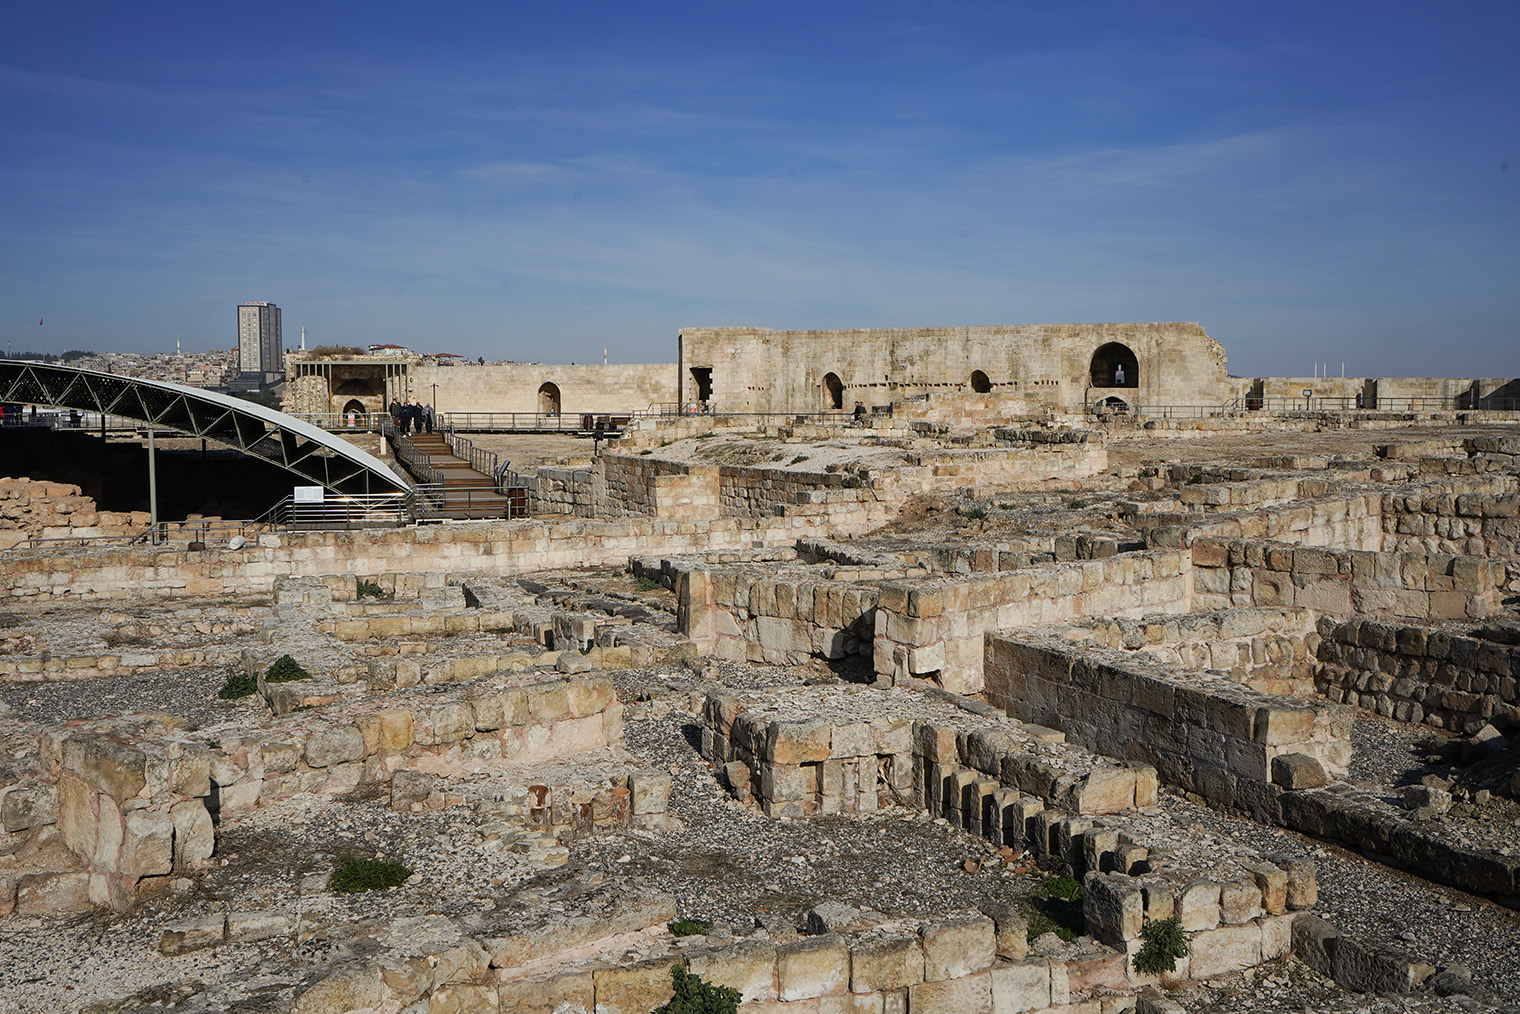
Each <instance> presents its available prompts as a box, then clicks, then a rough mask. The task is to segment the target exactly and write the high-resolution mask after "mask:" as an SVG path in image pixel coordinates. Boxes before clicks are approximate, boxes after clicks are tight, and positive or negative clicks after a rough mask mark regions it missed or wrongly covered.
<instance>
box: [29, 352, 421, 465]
mask: <svg viewBox="0 0 1520 1014" xmlns="http://www.w3.org/2000/svg"><path fill="white" fill-rule="evenodd" d="M0 401H3V402H21V403H23V404H28V405H53V406H56V407H58V408H73V409H78V410H79V411H81V412H102V413H107V414H110V415H119V416H123V417H125V418H128V419H137V420H140V421H142V422H145V423H150V424H152V425H154V426H167V427H169V428H171V429H176V430H180V431H182V432H184V433H188V434H190V435H191V436H196V437H202V438H204V439H206V440H213V441H215V442H217V443H219V444H223V445H225V446H227V447H231V448H232V449H234V450H237V451H241V452H243V453H244V454H250V455H252V456H254V457H256V458H263V459H264V460H265V461H269V462H272V463H274V464H276V465H279V466H280V467H281V468H284V469H286V470H287V471H290V472H294V473H295V474H296V475H299V476H301V477H302V478H303V479H306V480H308V481H309V482H311V483H313V484H317V485H321V486H325V487H327V488H328V489H330V490H334V491H336V492H341V493H382V492H393V491H396V490H404V489H406V488H407V485H406V483H405V482H404V481H403V480H402V479H401V477H400V476H398V475H397V474H396V473H395V472H393V471H391V469H390V467H389V466H388V465H386V463H385V462H383V461H381V460H380V459H379V458H377V457H375V456H374V455H373V454H369V453H368V452H366V451H363V450H360V449H359V448H358V447H355V446H354V445H353V444H351V443H349V442H348V441H347V440H344V439H343V438H342V437H340V436H336V435H334V434H332V433H329V432H327V431H326V430H324V429H321V428H319V427H316V426H313V425H311V424H310V423H307V422H302V421H301V420H300V419H297V418H295V417H294V416H289V415H286V414H285V413H284V412H277V411H275V410H274V409H272V408H265V407H264V406H262V405H255V404H254V403H253V402H251V401H244V400H243V399H241V398H233V397H231V396H230V395H225V394H217V393H215V392H213V391H203V390H201V389H200V388H197V387H185V386H184V385H182V384H171V383H169V382H168V381H163V380H145V379H142V378H139V377H118V376H116V375H115V374H113V373H97V372H95V371H93V370H76V369H74V368H73V367H69V366H56V365H52V364H47V363H37V362H32V361H30V360H18V359H0Z"/></svg>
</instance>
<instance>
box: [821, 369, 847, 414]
mask: <svg viewBox="0 0 1520 1014" xmlns="http://www.w3.org/2000/svg"><path fill="white" fill-rule="evenodd" d="M823 404H824V407H825V408H844V381H842V380H840V379H839V375H838V374H835V373H825V374H824V375H823Z"/></svg>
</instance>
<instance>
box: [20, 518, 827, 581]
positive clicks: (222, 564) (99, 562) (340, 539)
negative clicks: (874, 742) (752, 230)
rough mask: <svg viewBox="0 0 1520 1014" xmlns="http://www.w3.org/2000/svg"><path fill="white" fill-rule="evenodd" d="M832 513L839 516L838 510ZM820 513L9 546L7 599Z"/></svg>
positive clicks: (507, 552)
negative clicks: (226, 541) (207, 543)
mask: <svg viewBox="0 0 1520 1014" xmlns="http://www.w3.org/2000/svg"><path fill="white" fill-rule="evenodd" d="M832 520H833V519H831V522H832ZM818 527H819V526H818V524H817V521H816V519H810V518H805V517H797V518H792V517H785V518H779V517H777V518H769V519H765V520H757V521H746V520H739V519H719V520H714V521H708V522H702V523H698V522H690V521H688V522H677V521H659V520H647V521H640V520H630V521H599V522H565V521H561V522H550V521H502V522H478V523H466V524H450V525H434V526H428V527H422V528H416V529H369V530H363V531H352V532H284V533H281V534H278V535H274V534H266V535H262V536H260V537H259V539H258V541H257V543H256V544H251V545H248V546H245V547H244V548H242V549H240V550H225V549H214V550H207V551H187V550H175V549H154V548H151V547H133V548H118V549H80V550H78V551H76V552H74V553H71V554H70V555H68V556H62V555H59V554H57V553H42V552H19V551H11V552H7V553H4V554H0V600H3V599H4V598H6V597H17V598H37V599H46V598H79V599H90V600H98V599H130V598H136V597H141V596H146V597H158V596H183V595H191V596H195V595H204V596H221V595H236V594H247V593H268V592H269V591H270V590H271V589H272V587H273V585H274V581H275V579H276V578H279V577H285V576H289V575H294V574H301V575H324V574H325V575H348V576H349V577H363V576H366V575H369V574H373V573H376V572H390V571H394V572H398V573H412V574H418V573H430V572H437V571H459V570H477V571H482V572H484V573H488V574H520V573H526V572H531V571H535V570H549V569H554V568H562V567H584V566H605V565H613V566H619V567H621V566H623V565H624V564H625V563H626V562H627V560H628V557H629V556H631V555H637V554H665V555H671V556H679V555H683V554H695V553H703V552H706V551H708V550H709V549H711V550H717V551H723V550H731V551H732V550H749V549H752V548H755V544H756V543H760V544H761V546H790V545H792V544H793V543H795V541H796V540H797V538H798V537H799V536H801V535H804V534H809V533H816V532H817V530H818Z"/></svg>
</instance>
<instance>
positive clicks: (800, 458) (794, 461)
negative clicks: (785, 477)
mask: <svg viewBox="0 0 1520 1014" xmlns="http://www.w3.org/2000/svg"><path fill="white" fill-rule="evenodd" d="M807 459H808V456H807V455H806V454H799V455H797V456H796V457H795V458H793V459H792V460H791V464H793V465H800V464H802V463H803V462H804V461H806V460H807Z"/></svg>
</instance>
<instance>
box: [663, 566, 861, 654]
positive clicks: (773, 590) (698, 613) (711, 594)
mask: <svg viewBox="0 0 1520 1014" xmlns="http://www.w3.org/2000/svg"><path fill="white" fill-rule="evenodd" d="M876 594H877V593H876V589H875V588H873V587H868V586H861V585H856V584H851V583H848V582H844V581H827V580H821V579H816V578H809V577H796V578H792V577H778V578H772V577H767V576H766V575H765V574H764V573H762V572H756V571H749V570H740V569H737V568H736V569H722V570H712V569H709V568H707V567H701V566H696V567H692V568H691V569H689V570H685V571H682V572H681V573H680V575H679V577H678V579H677V583H676V603H677V605H676V619H677V624H678V629H679V630H680V631H681V632H682V633H683V634H685V635H686V636H687V637H689V638H691V640H692V642H693V643H694V644H695V645H697V649H698V650H699V651H701V652H702V653H703V654H712V655H717V656H719V657H720V658H728V659H733V660H735V661H745V660H748V661H751V662H768V663H771V664H773V665H793V664H796V663H798V662H802V661H805V660H807V659H808V658H809V657H811V656H813V655H822V656H823V657H824V658H831V659H837V658H844V657H846V656H847V655H866V656H869V655H870V654H871V653H872V651H873V648H872V638H873V636H874V631H875V622H876Z"/></svg>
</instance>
